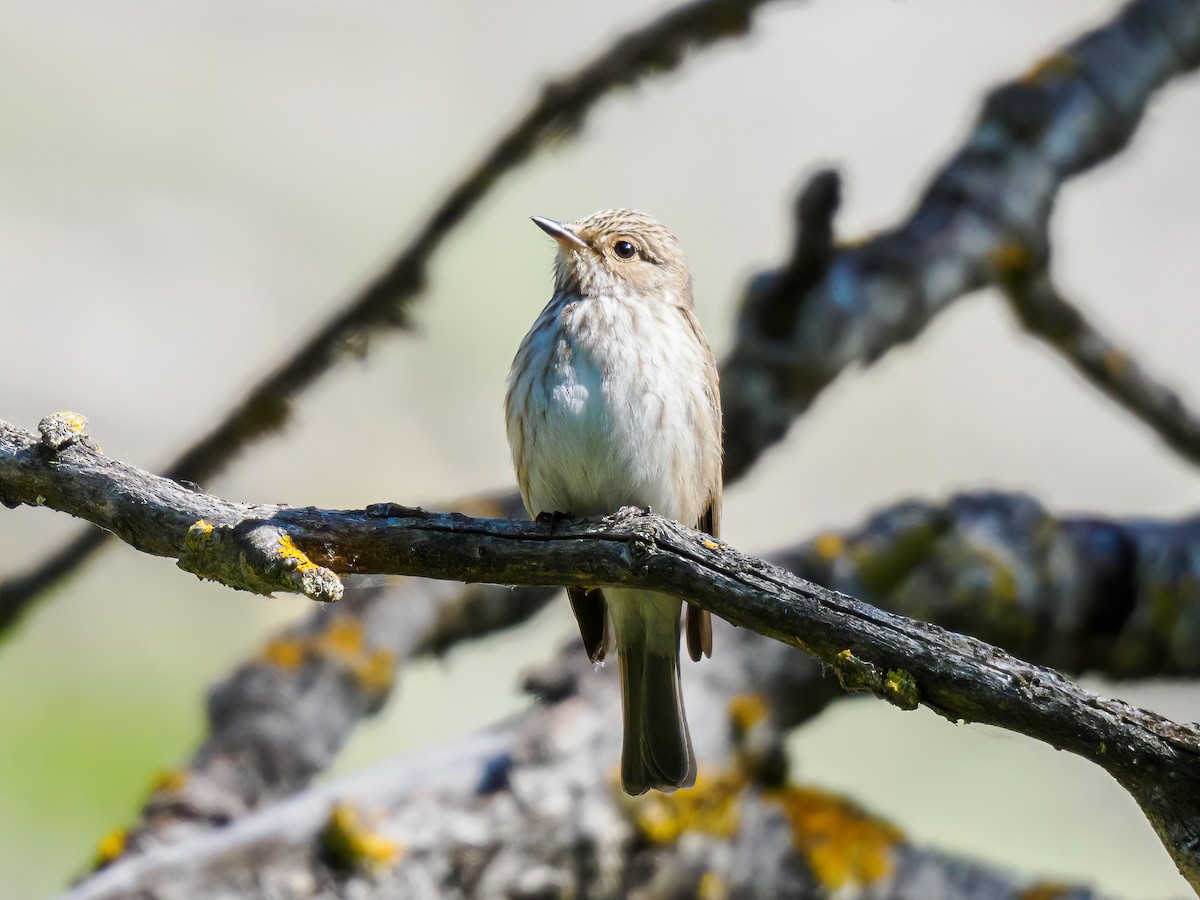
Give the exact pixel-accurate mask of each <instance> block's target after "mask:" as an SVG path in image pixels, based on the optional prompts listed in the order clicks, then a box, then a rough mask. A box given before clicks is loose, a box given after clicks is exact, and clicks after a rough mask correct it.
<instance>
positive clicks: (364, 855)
mask: <svg viewBox="0 0 1200 900" xmlns="http://www.w3.org/2000/svg"><path fill="white" fill-rule="evenodd" d="M321 847H322V849H323V850H324V852H325V855H326V857H327V858H328V859H329V861H330V862H331V863H333V864H334V865H336V866H339V867H341V868H344V869H368V870H370V869H382V868H386V867H388V866H390V865H392V864H393V863H394V862H396V860H398V859H399V858H400V854H401V853H402V852H403V848H402V847H401V845H400V844H398V843H396V842H395V841H391V840H388V839H387V838H385V837H383V836H382V835H379V834H374V833H372V832H370V831H368V830H367V828H366V827H365V826H364V825H363V822H362V820H361V819H360V817H359V815H358V813H357V812H355V811H354V810H353V809H352V808H351V807H349V806H347V805H346V804H344V803H338V804H337V805H335V806H334V807H333V810H332V811H331V812H330V813H329V820H328V821H327V822H326V823H325V829H324V831H322V832H321Z"/></svg>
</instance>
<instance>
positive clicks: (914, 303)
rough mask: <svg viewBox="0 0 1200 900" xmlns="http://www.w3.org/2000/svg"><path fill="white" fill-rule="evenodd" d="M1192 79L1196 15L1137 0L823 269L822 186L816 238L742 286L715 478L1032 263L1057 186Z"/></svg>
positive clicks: (826, 189)
mask: <svg viewBox="0 0 1200 900" xmlns="http://www.w3.org/2000/svg"><path fill="white" fill-rule="evenodd" d="M1198 64H1200V4H1197V3H1196V2H1195V0H1133V2H1130V3H1128V4H1127V5H1126V6H1125V7H1124V9H1123V10H1122V11H1121V12H1120V13H1119V14H1118V15H1117V16H1116V17H1115V18H1114V19H1113V20H1112V21H1111V22H1110V23H1108V24H1107V25H1105V26H1104V27H1102V28H1099V29H1097V30H1096V31H1093V32H1091V33H1090V34H1087V35H1084V36H1083V37H1082V38H1080V39H1079V40H1077V41H1075V42H1073V43H1071V44H1070V45H1068V46H1067V47H1066V48H1064V49H1063V50H1061V51H1059V52H1058V53H1056V54H1054V55H1053V56H1051V57H1049V58H1048V59H1046V60H1043V61H1042V62H1041V63H1040V64H1039V65H1038V66H1037V67H1035V68H1034V69H1033V70H1032V71H1030V72H1028V73H1026V74H1025V75H1023V76H1021V77H1020V78H1018V79H1017V80H1015V81H1012V82H1010V83H1008V84H1005V85H1002V86H1000V87H999V88H997V89H996V90H994V91H993V92H992V93H991V95H990V96H989V97H988V98H987V100H986V101H985V103H984V105H983V109H982V110H981V112H980V115H979V118H978V120H977V121H976V123H975V126H974V127H973V128H972V130H971V132H970V134H969V135H968V137H967V140H966V142H965V143H964V145H963V147H962V149H960V150H959V151H958V152H957V153H956V154H955V155H954V156H953V158H952V159H951V160H950V161H949V162H947V163H946V164H945V165H944V166H943V167H942V168H941V170H940V171H939V172H938V173H937V174H936V175H935V176H934V178H933V181H932V183H931V184H930V185H929V187H928V188H927V189H926V190H925V193H924V194H923V195H922V197H921V198H920V200H919V201H918V203H917V206H916V209H914V210H913V212H912V214H911V215H910V216H909V217H908V219H907V220H906V221H904V222H903V223H901V224H900V225H899V226H897V227H895V228H893V229H890V230H888V231H884V232H882V233H880V234H878V235H876V236H875V237H872V238H871V239H870V240H868V241H866V242H865V243H862V244H858V245H855V246H850V247H844V248H835V249H833V250H831V251H830V252H829V253H828V254H827V255H826V257H825V258H824V260H823V261H822V260H821V259H820V254H819V253H813V252H812V248H813V247H814V246H815V247H817V248H820V247H822V246H826V245H827V244H828V240H827V237H826V235H827V234H828V233H829V231H830V229H831V226H830V224H829V221H828V219H829V218H830V217H831V216H832V215H833V213H834V211H835V209H836V206H837V203H836V191H833V190H831V188H830V186H829V184H828V181H829V180H830V175H829V174H828V173H822V174H821V175H820V176H818V179H817V180H816V181H815V182H814V184H813V185H812V187H811V188H810V192H811V193H813V194H814V195H815V196H814V198H813V199H812V200H811V201H810V202H809V204H808V205H807V206H806V204H805V203H804V202H803V201H802V202H801V203H800V205H799V207H798V214H797V220H798V222H799V230H800V232H801V236H803V234H804V232H805V231H811V232H814V234H815V235H816V237H815V238H814V240H812V241H807V242H806V241H805V240H803V239H801V240H799V241H798V242H797V250H796V252H795V254H794V256H793V259H792V260H791V261H790V262H788V263H786V264H785V265H784V266H782V267H781V268H779V269H774V270H771V271H768V272H764V273H762V274H761V275H760V276H758V277H757V278H756V279H754V280H753V281H752V282H751V283H750V285H749V287H748V289H747V293H746V297H745V299H744V301H743V312H742V317H741V320H740V327H739V329H738V338H737V343H736V345H735V347H734V351H733V353H732V355H731V356H730V358H729V359H728V360H727V361H726V363H725V366H724V367H723V369H722V373H721V385H722V399H723V403H724V407H725V422H726V431H727V433H728V434H729V435H730V437H731V438H732V440H731V441H730V443H729V445H728V446H727V448H726V454H725V472H726V477H727V478H732V477H735V476H737V475H739V474H741V473H742V472H744V471H745V470H746V469H747V468H748V467H749V465H750V464H751V463H752V462H753V460H754V459H755V458H756V457H757V456H758V454H759V453H760V452H761V451H762V449H763V448H764V447H765V446H769V445H771V444H773V443H775V442H776V441H778V440H780V439H781V438H782V437H783V435H784V434H785V433H786V432H787V430H788V428H789V426H790V425H791V422H792V420H793V419H794V418H795V417H796V416H797V415H799V414H800V413H802V412H803V411H804V410H806V409H807V408H808V406H809V405H810V404H811V403H812V401H813V400H814V399H815V398H816V396H817V395H818V394H819V393H820V392H821V391H822V390H823V389H824V388H825V386H826V385H828V384H829V383H830V382H832V381H833V379H834V378H836V377H837V376H838V374H839V373H841V372H842V370H843V369H845V368H846V367H848V366H851V365H854V364H856V363H860V364H861V363H870V362H872V361H874V360H875V359H878V358H879V357H880V356H882V355H883V354H884V353H885V352H886V351H888V350H889V349H891V348H892V347H894V346H896V345H897V344H901V343H904V342H906V341H909V340H911V339H912V338H914V337H915V336H916V335H917V334H919V333H920V332H921V331H922V330H923V329H924V328H925V327H926V326H927V325H928V324H929V323H930V321H932V319H933V318H934V317H935V316H936V315H937V314H938V313H940V312H941V311H942V310H944V309H945V308H946V307H947V306H949V304H950V303H952V302H953V301H954V300H956V299H958V298H959V297H962V296H963V295H965V294H967V293H970V292H971V291H974V290H976V289H978V288H981V287H984V286H985V285H988V284H992V283H995V282H996V280H997V278H998V273H997V271H996V268H995V265H996V262H997V260H998V259H1005V258H1006V257H1005V256H1004V254H1005V251H1006V250H1007V249H1008V248H1010V247H1011V246H1013V245H1017V246H1020V247H1028V248H1039V247H1044V246H1045V245H1046V243H1047V241H1046V224H1047V220H1048V217H1049V215H1050V211H1051V208H1052V207H1053V204H1054V200H1055V198H1056V196H1057V194H1058V191H1059V189H1060V188H1061V187H1062V185H1063V183H1064V182H1065V181H1066V180H1067V179H1068V178H1070V177H1072V176H1073V175H1076V174H1078V173H1080V172H1082V171H1084V170H1086V169H1088V168H1090V167H1091V166H1094V165H1097V164H1098V163H1100V162H1103V161H1104V160H1106V159H1108V158H1110V157H1111V156H1113V155H1114V154H1116V153H1117V152H1119V151H1120V150H1121V149H1122V148H1123V147H1124V146H1125V143H1126V142H1127V141H1128V140H1129V138H1130V137H1131V136H1132V134H1133V132H1134V130H1135V129H1136V128H1137V125H1138V123H1139V122H1140V120H1141V118H1142V115H1143V113H1144V112H1145V110H1146V107H1147V105H1148V104H1149V102H1150V99H1151V97H1152V96H1153V94H1154V92H1155V91H1156V90H1157V89H1158V88H1159V87H1161V86H1162V85H1163V84H1165V83H1166V82H1167V81H1168V80H1170V79H1171V78H1173V77H1175V76H1177V75H1180V74H1182V73H1185V72H1189V71H1191V70H1192V69H1194V68H1195V67H1196V66H1197V65H1198ZM822 198H823V200H824V202H822ZM802 251H803V252H802ZM814 260H817V261H821V262H823V264H821V265H814Z"/></svg>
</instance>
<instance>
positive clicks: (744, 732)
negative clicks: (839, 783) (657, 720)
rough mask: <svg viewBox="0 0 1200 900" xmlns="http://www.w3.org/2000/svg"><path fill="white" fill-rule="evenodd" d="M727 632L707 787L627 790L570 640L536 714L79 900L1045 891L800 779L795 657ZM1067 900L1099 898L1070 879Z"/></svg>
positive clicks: (107, 882) (716, 683) (155, 856)
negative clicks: (788, 712) (787, 730)
mask: <svg viewBox="0 0 1200 900" xmlns="http://www.w3.org/2000/svg"><path fill="white" fill-rule="evenodd" d="M718 627H719V628H720V629H721V630H720V633H719V634H718V635H717V638H718V640H719V641H720V646H721V653H720V654H718V656H717V657H714V659H713V660H711V661H706V662H705V664H704V665H703V666H696V667H694V668H693V669H691V670H690V671H689V672H688V678H687V685H686V692H687V704H688V713H689V717H690V718H692V720H693V723H694V724H695V726H696V727H695V729H694V730H695V733H696V737H697V741H698V744H697V751H698V753H699V754H700V759H701V772H700V778H699V781H698V784H697V787H696V788H695V789H694V790H691V791H685V792H681V793H679V794H677V795H674V796H672V797H665V796H663V795H649V796H645V797H641V798H638V799H636V800H630V799H629V798H625V797H622V796H621V795H620V794H619V792H618V791H617V790H616V788H615V784H614V783H613V772H614V761H615V758H616V754H617V752H618V751H619V746H620V730H619V729H618V728H616V727H615V724H616V722H617V721H618V701H617V697H618V695H619V694H618V687H617V684H616V683H615V676H616V671H615V669H614V667H611V666H610V667H607V668H605V669H601V670H593V669H592V667H591V666H590V664H589V663H588V661H587V659H586V656H585V655H584V654H583V653H581V652H580V651H579V647H578V645H576V644H573V645H572V646H571V647H569V648H567V650H566V651H565V652H564V653H563V654H560V656H559V658H558V659H557V660H556V661H555V662H553V663H552V664H550V665H544V666H542V667H541V668H540V669H539V670H538V671H536V672H535V673H534V674H532V675H531V676H530V677H529V679H528V682H527V687H529V688H530V689H532V690H535V691H537V692H538V693H539V694H541V696H542V702H541V703H539V704H536V705H534V706H532V707H531V708H529V709H527V710H526V711H524V712H522V713H521V714H519V715H518V716H515V717H513V718H512V719H510V720H508V721H506V722H504V723H501V724H500V725H499V726H496V727H494V728H490V729H487V730H485V731H483V732H480V733H478V734H474V735H469V736H467V737H466V738H462V739H459V740H456V741H454V742H453V743H452V744H450V745H448V746H443V747H439V748H435V749H434V750H432V751H426V752H423V753H421V754H419V755H418V756H416V757H415V758H410V759H403V760H393V761H390V762H388V763H386V764H384V765H383V766H380V767H378V768H376V769H374V770H369V771H366V772H363V773H358V774H356V775H354V776H351V777H350V778H347V779H344V780H342V781H341V782H339V783H337V784H333V785H328V786H319V787H316V788H313V789H311V790H309V791H307V792H305V793H304V794H301V795H299V796H297V797H295V798H292V799H290V800H287V801H284V802H281V803H278V804H275V805H273V806H271V807H268V808H266V809H263V810H262V811H261V812H258V813H255V814H253V815H251V816H248V817H246V818H245V819H242V820H240V821H238V822H236V823H234V824H232V825H231V826H230V827H228V828H223V829H219V830H216V831H210V832H209V833H207V834H201V835H195V834H194V835H192V836H191V837H190V838H187V839H184V840H183V841H182V842H180V843H177V844H175V845H173V846H167V847H155V848H152V849H150V850H149V851H148V852H146V853H145V854H144V855H142V856H140V857H133V858H129V859H124V860H121V861H118V862H116V863H114V864H113V865H112V866H111V867H110V868H109V869H107V870H105V871H102V872H100V873H98V874H96V875H93V876H92V877H90V878H88V879H86V880H85V881H84V882H82V883H81V884H80V885H78V886H77V888H76V889H75V890H74V891H72V892H71V894H69V895H68V896H69V898H70V900H99V898H104V897H115V896H130V895H134V894H139V893H153V894H157V893H159V892H163V893H174V894H179V895H181V896H183V895H186V896H188V897H192V898H208V897H229V896H231V895H233V896H240V895H245V894H246V893H256V894H269V895H271V896H273V897H289V898H292V897H312V896H320V897H335V896H337V897H345V896H363V897H395V896H404V897H426V896H428V897H465V896H506V897H511V896H518V897H529V896H588V897H599V898H607V897H626V896H654V897H664V896H666V897H680V898H683V897H695V896H723V897H745V896H759V897H763V896H787V897H796V898H825V897H829V896H830V895H831V894H834V893H835V892H836V896H838V897H839V898H842V900H852V898H860V900H866V898H868V897H870V898H873V900H883V898H895V900H900V898H904V897H910V898H911V897H916V896H919V897H921V898H922V900H951V898H953V900H974V898H979V900H983V898H989V900H990V898H995V897H997V896H1016V895H1017V894H1018V892H1020V891H1021V890H1028V891H1029V894H1028V896H1034V895H1035V887H1036V886H1035V885H1031V884H1028V883H1027V882H1025V881H1023V880H1020V879H1017V878H1015V877H1013V876H1012V875H1009V874H1007V873H1002V872H998V871H995V870H993V869H991V868H989V867H987V866H986V865H981V864H978V863H975V862H973V861H970V860H964V859H961V858H955V857H950V856H946V855H944V854H940V853H938V852H936V851H932V850H929V849H926V848H923V847H920V846H917V845H916V844H915V843H914V842H913V841H912V840H910V839H909V838H907V837H906V836H905V835H904V834H903V833H902V832H901V831H900V830H899V829H897V828H896V827H895V826H893V825H891V824H889V823H887V822H884V821H882V820H880V819H879V818H877V817H876V816H874V815H872V814H871V813H869V812H866V811H864V810H862V809H860V808H859V807H857V806H856V805H855V804H853V803H852V802H850V801H848V800H846V799H845V798H841V797H838V796H836V795H832V794H828V793H826V792H823V791H820V790H816V789H813V788H810V787H806V786H801V785H796V784H793V783H791V782H790V781H789V780H788V778H787V767H786V762H785V757H784V755H783V751H782V733H781V731H780V730H779V729H778V728H777V727H775V721H774V720H776V719H777V714H778V709H779V708H778V706H777V705H776V704H777V703H779V702H787V700H788V698H790V697H792V696H794V694H795V693H796V691H797V688H798V684H797V682H796V680H795V679H794V678H793V675H794V673H795V672H796V670H797V667H796V666H794V665H792V661H793V660H796V659H800V658H802V657H800V655H799V654H796V653H795V652H794V651H792V650H791V649H790V648H788V647H785V646H783V645H781V644H777V643H775V642H771V641H765V640H764V639H762V638H761V637H759V636H758V635H755V634H752V633H750V632H748V631H746V630H745V629H733V628H730V627H728V626H725V625H724V624H723V623H719V624H718ZM808 668H812V669H815V668H816V667H815V666H813V665H809V666H808ZM331 810H332V813H331ZM333 838H336V840H332V839H333ZM335 848H336V851H337V852H336V853H335V852H331V851H334V850H335ZM352 848H357V850H354V849H352ZM371 854H374V855H373V856H372V855H371ZM389 855H390V858H389ZM249 885H253V887H249ZM702 885H704V886H706V888H707V889H706V890H702V889H701V886H702ZM639 892H640V893H639ZM1054 896H1059V897H1064V898H1065V897H1070V898H1073V900H1087V898H1091V897H1093V896H1094V895H1093V894H1092V893H1091V892H1090V891H1086V890H1083V889H1079V890H1075V891H1069V890H1068V889H1067V888H1066V887H1065V886H1059V889H1058V891H1056V892H1055V894H1054Z"/></svg>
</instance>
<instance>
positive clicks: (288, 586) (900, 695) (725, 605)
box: [0, 414, 1200, 887]
mask: <svg viewBox="0 0 1200 900" xmlns="http://www.w3.org/2000/svg"><path fill="white" fill-rule="evenodd" d="M64 423H65V424H64ZM40 430H41V432H42V438H41V440H39V439H37V438H35V437H34V436H33V435H30V434H28V433H26V432H24V431H22V430H20V429H18V428H14V427H13V426H11V425H7V424H3V423H0V502H3V503H4V504H6V505H9V506H15V505H21V504H26V505H43V506H48V507H50V508H52V509H57V510H60V511H63V512H67V513H69V514H71V515H75V516H79V517H82V518H86V519H88V520H89V521H91V522H93V523H94V524H97V525H100V526H101V527H103V528H107V529H109V530H111V531H113V532H114V533H115V534H116V535H117V536H118V537H120V538H121V539H122V540H124V541H126V542H127V543H129V544H130V545H131V546H134V547H136V548H137V549H140V550H143V551H144V552H147V553H153V554H155V555H158V556H169V557H174V558H176V559H178V560H179V565H180V566H181V567H182V568H185V569H187V570H188V571H191V572H194V573H196V574H198V575H200V576H201V577H205V578H212V579H214V580H218V581H222V582H224V583H226V584H229V585H230V586H233V587H238V588H242V589H247V590H255V591H271V590H302V591H304V592H305V593H309V594H310V595H314V596H318V597H322V598H324V597H331V596H332V594H333V589H332V586H333V585H336V586H337V588H338V590H339V591H340V582H338V581H337V578H336V576H334V575H333V573H334V572H335V571H336V572H340V573H372V574H397V575H420V576H424V577H429V578H439V579H454V580H460V581H483V582H490V583H499V584H526V585H579V586H582V587H615V586H624V587H634V586H636V587H639V588H647V589H654V590H660V591H665V592H667V593H673V594H678V595H681V596H687V597H688V598H689V599H690V600H691V601H692V602H694V603H696V604H698V605H699V606H701V607H703V608H705V609H708V610H710V611H711V612H713V613H715V614H716V615H718V616H721V617H722V618H724V619H726V620H728V621H729V622H732V623H734V624H737V625H742V626H744V627H746V628H749V629H751V630H752V631H755V632H758V633H759V634H763V635H766V636H768V637H772V638H775V639H776V640H779V641H782V642H783V643H786V644H790V645H792V646H794V647H798V648H800V649H802V650H805V651H807V652H809V653H811V654H813V655H814V656H816V657H817V658H819V659H820V660H822V662H824V663H825V664H827V665H829V666H831V667H832V668H833V669H834V671H835V672H836V673H837V674H838V677H839V679H840V680H841V681H842V683H843V685H844V686H846V687H847V688H849V689H853V690H861V691H868V692H870V693H873V694H875V695H877V696H879V697H881V698H883V699H886V700H888V701H889V702H891V703H894V704H896V705H898V706H900V707H902V708H906V709H911V708H915V707H916V706H917V705H919V704H925V705H926V706H929V707H930V708H932V709H934V710H935V711H937V712H938V713H940V714H942V715H944V716H946V717H947V718H949V719H951V720H953V721H959V720H963V721H977V722H984V723H988V724H991V725H996V726H999V727H1001V728H1006V729H1008V730H1011V731H1016V732H1020V733H1022V734H1026V735H1028V736H1030V737H1034V738H1037V739H1039V740H1042V741H1045V742H1047V743H1049V744H1051V745H1052V746H1054V747H1057V748H1060V749H1065V750H1070V751H1071V752H1073V753H1076V754H1078V755H1080V756H1082V757H1084V758H1085V759H1089V760H1091V761H1092V762H1094V763H1096V764H1097V765H1099V766H1101V767H1102V768H1104V769H1105V770H1107V771H1108V772H1109V773H1110V774H1112V775H1113V776H1114V777H1115V778H1116V779H1117V780H1118V781H1119V782H1120V783H1121V784H1122V785H1124V786H1125V787H1126V788H1127V789H1128V790H1129V791H1130V792H1131V793H1132V794H1133V796H1134V797H1135V798H1136V799H1137V801H1138V802H1139V804H1140V805H1141V806H1142V809H1143V811H1144V812H1145V813H1146V815H1147V816H1148V818H1149V819H1150V821H1151V823H1152V824H1153V825H1154V827H1155V829H1156V830H1157V831H1158V833H1159V836H1160V837H1161V839H1162V840H1163V843H1164V844H1165V845H1166V847H1167V849H1168V850H1169V851H1170V852H1171V854H1172V856H1173V857H1174V859H1175V861H1176V864H1177V865H1178V866H1179V868H1180V871H1181V872H1182V873H1183V874H1184V875H1185V877H1187V878H1189V879H1190V880H1191V882H1192V884H1193V885H1194V886H1197V887H1200V759H1198V758H1197V754H1200V731H1197V730H1196V729H1193V728H1191V727H1185V726H1180V725H1177V724H1175V723H1172V722H1170V721H1168V720H1166V719H1164V718H1162V717H1160V716H1156V715H1154V714H1153V713H1150V712H1147V711H1145V710H1140V709H1135V708H1133V707H1130V706H1128V705H1126V704H1124V703H1120V702H1118V701H1114V700H1107V699H1104V698H1101V697H1098V696H1096V695H1094V694H1092V693H1090V692H1088V691H1086V690H1084V689H1083V688H1081V687H1079V686H1078V685H1076V684H1074V683H1073V682H1071V681H1069V680H1068V679H1066V678H1065V677H1063V676H1062V675H1059V674H1058V673H1057V672H1054V671H1052V670H1050V669H1044V668H1041V667H1038V666H1035V665H1032V664H1030V663H1026V662H1023V661H1021V660H1019V659H1017V658H1015V657H1013V656H1010V655H1009V654H1007V653H1005V652H1004V651H1002V650H999V649H997V648H995V647H992V646H990V645H988V644H986V643H983V642H982V641H978V640H976V639H974V638H970V637H966V636H962V635H957V634H954V633H952V632H948V631H945V630H943V629H942V628H939V627H937V626H934V625H928V624H924V623H921V622H917V621H913V620H911V619H906V618H904V617H902V616H898V615H895V614H893V613H888V612H885V611H882V610H879V609H875V608H874V607H871V606H869V605H867V604H865V603H862V602H860V601H858V600H855V599H853V598H851V597H847V596H845V595H842V594H838V593H836V592H833V591H829V590H827V589H825V588H822V587H820V586H818V585H815V584H813V583H811V582H808V581H805V580H804V579H802V578H799V577H798V576H795V575H793V574H791V573H789V572H787V571H785V570H783V569H781V568H779V567H777V566H773V565H771V564H769V563H767V562H764V561H762V560H758V559H754V558H753V557H749V556H745V555H743V554H741V553H739V552H738V551H736V550H734V549H733V548H732V547H730V546H728V545H726V544H723V543H721V542H720V541H716V540H714V539H712V538H710V537H708V536H707V535H703V534H701V533H699V532H695V531H692V530H690V529H687V528H684V527H683V526H681V525H679V524H677V523H674V522H670V521H667V520H665V519H663V518H662V517H660V516H655V515H651V514H648V513H642V512H638V511H637V510H630V509H626V510H622V511H621V512H620V513H618V514H615V515H613V516H609V517H606V518H603V519H595V520H583V521H579V522H571V523H567V524H559V525H557V526H556V527H555V528H553V529H549V528H544V527H541V526H539V525H537V524H536V523H530V522H516V521H508V520H498V519H474V518H470V517H468V516H463V515H461V514H457V513H432V512H426V511H423V510H420V509H414V508H409V507H404V506H397V505H394V504H380V505H376V506H373V507H369V508H368V509H366V510H348V511H332V510H320V509H314V508H289V507H280V506H263V505H259V506H251V505H246V504H236V503H229V502H227V501H224V500H220V499H218V498H215V497H211V496H208V495H205V494H201V493H198V492H195V491H191V490H188V489H187V488H184V487H182V486H181V485H179V484H177V483H176V482H173V481H170V480H169V479H164V478H159V477H157V476H154V475H150V474H148V473H146V472H142V471H140V470H138V469H135V468H133V467H131V466H127V465H125V464H123V463H120V462H117V461H115V460H110V459H108V458H106V457H104V456H102V455H101V454H100V453H99V452H98V451H97V450H96V449H95V446H94V444H92V442H91V441H90V439H89V438H88V436H87V433H86V430H85V428H84V422H83V419H82V417H79V416H75V415H72V414H59V415H58V416H54V417H50V418H48V419H47V420H45V421H43V423H42V425H41V426H40ZM312 584H316V585H318V586H320V590H319V591H316V592H314V591H313V590H312V589H311V585H312Z"/></svg>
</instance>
